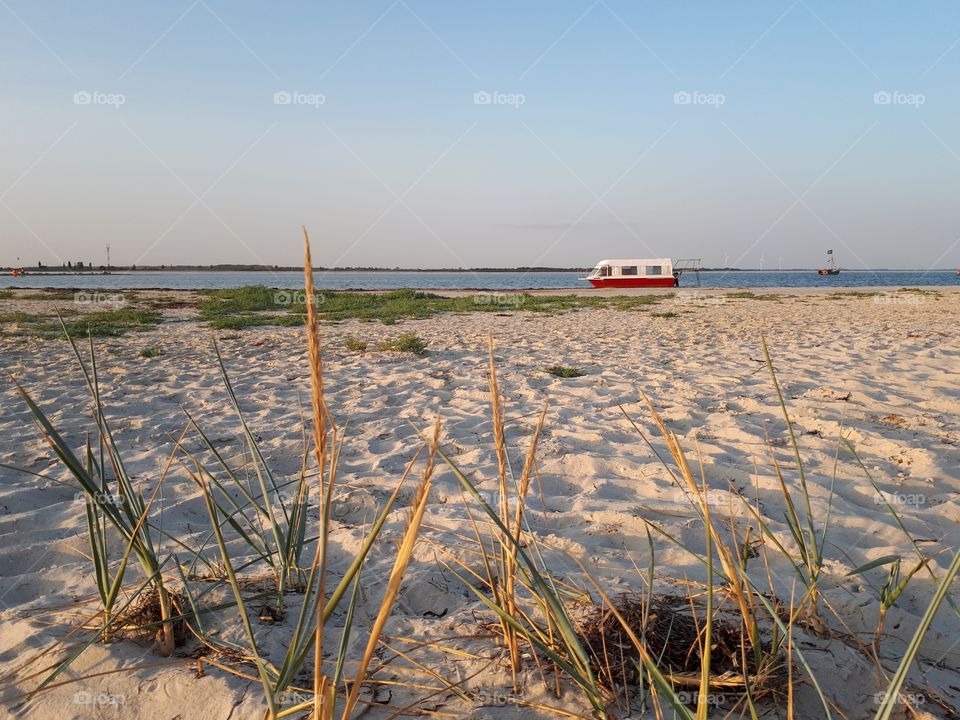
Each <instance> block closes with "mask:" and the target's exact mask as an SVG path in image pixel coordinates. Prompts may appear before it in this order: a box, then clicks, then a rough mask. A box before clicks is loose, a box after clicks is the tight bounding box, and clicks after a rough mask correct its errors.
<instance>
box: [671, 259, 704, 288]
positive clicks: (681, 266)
mask: <svg viewBox="0 0 960 720" xmlns="http://www.w3.org/2000/svg"><path fill="white" fill-rule="evenodd" d="M702 268H703V264H702V260H701V259H700V258H683V259H681V260H677V261H675V262H674V263H673V275H674V277H676V278H677V279H678V280H679V279H680V277H681V276H682V275H683V274H684V273H693V274H694V275H695V276H696V279H697V287H700V270H701V269H702Z"/></svg>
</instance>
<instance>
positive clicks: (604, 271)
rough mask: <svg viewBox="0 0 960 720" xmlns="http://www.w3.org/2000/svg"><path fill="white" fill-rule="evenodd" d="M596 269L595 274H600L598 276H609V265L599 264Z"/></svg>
mask: <svg viewBox="0 0 960 720" xmlns="http://www.w3.org/2000/svg"><path fill="white" fill-rule="evenodd" d="M597 271H598V273H597V274H598V275H600V277H610V266H609V265H601V266H600V267H598V268H597Z"/></svg>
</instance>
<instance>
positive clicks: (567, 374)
mask: <svg viewBox="0 0 960 720" xmlns="http://www.w3.org/2000/svg"><path fill="white" fill-rule="evenodd" d="M544 372H546V373H549V374H550V375H553V376H554V377H558V378H578V377H583V376H584V375H586V373H585V372H583V370H581V369H580V368H575V367H565V366H564V365H551V366H550V367H548V368H546V369H545V370H544Z"/></svg>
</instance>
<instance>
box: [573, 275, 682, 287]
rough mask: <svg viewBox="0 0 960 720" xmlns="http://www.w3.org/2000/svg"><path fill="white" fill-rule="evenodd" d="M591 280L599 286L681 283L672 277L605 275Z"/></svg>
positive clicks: (672, 285)
mask: <svg viewBox="0 0 960 720" xmlns="http://www.w3.org/2000/svg"><path fill="white" fill-rule="evenodd" d="M589 281H590V284H591V285H593V286H594V287H597V288H644V287H676V286H677V285H678V284H679V283H678V281H677V280H676V279H675V278H672V277H664V278H660V277H657V278H647V277H605V278H589Z"/></svg>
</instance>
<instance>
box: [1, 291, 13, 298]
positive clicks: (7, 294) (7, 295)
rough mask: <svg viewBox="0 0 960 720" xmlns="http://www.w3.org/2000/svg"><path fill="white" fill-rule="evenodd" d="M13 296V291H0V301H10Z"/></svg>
mask: <svg viewBox="0 0 960 720" xmlns="http://www.w3.org/2000/svg"><path fill="white" fill-rule="evenodd" d="M13 296H14V293H13V290H0V300H12V299H13Z"/></svg>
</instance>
